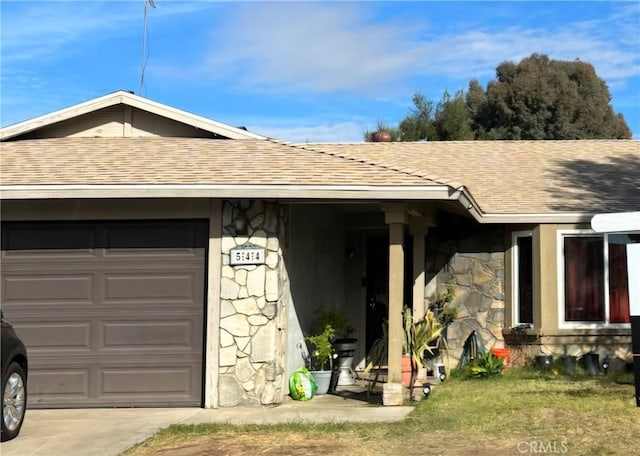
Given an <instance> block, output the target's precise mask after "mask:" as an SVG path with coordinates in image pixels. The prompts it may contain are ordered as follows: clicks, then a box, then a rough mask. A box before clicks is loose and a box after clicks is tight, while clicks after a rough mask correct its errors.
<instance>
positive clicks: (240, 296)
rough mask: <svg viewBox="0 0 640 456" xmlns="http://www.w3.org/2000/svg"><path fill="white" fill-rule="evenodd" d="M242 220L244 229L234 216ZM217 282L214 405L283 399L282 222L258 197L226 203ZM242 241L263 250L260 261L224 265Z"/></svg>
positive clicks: (284, 294)
mask: <svg viewBox="0 0 640 456" xmlns="http://www.w3.org/2000/svg"><path fill="white" fill-rule="evenodd" d="M238 218H246V220H247V221H248V227H247V233H246V234H241V233H237V232H236V228H235V227H234V223H233V222H234V220H237V219H238ZM222 225H223V233H222V249H221V251H222V273H221V275H222V277H221V280H220V355H219V369H220V377H219V403H220V406H221V407H232V406H237V405H249V406H260V405H268V404H277V403H280V402H281V401H282V399H283V397H284V371H285V369H284V359H285V358H284V356H285V350H286V321H287V316H286V309H287V304H288V302H289V299H290V294H289V292H288V289H289V282H288V277H287V274H286V268H285V267H284V262H283V257H282V244H281V238H282V235H283V232H284V225H285V221H284V219H283V217H282V216H281V213H280V208H279V207H278V206H277V205H275V204H271V203H266V202H264V203H263V202H262V201H248V200H240V201H226V202H225V203H224V209H223V224H222ZM246 242H250V243H252V244H255V245H258V246H260V247H263V248H265V251H266V255H265V264H260V265H236V266H231V265H230V264H229V252H230V250H231V249H232V248H233V247H236V246H239V245H242V244H244V243H246Z"/></svg>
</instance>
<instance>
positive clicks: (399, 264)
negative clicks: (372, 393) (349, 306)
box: [383, 207, 407, 405]
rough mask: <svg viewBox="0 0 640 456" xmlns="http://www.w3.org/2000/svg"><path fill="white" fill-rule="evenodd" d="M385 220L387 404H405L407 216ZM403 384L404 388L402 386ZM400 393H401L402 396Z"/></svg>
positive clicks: (398, 213) (397, 211)
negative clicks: (387, 255) (405, 242)
mask: <svg viewBox="0 0 640 456" xmlns="http://www.w3.org/2000/svg"><path fill="white" fill-rule="evenodd" d="M389 209H390V210H387V211H386V213H385V221H386V223H387V224H388V225H389V334H388V337H389V340H388V344H387V346H388V347H387V348H388V357H389V358H388V361H387V366H388V373H387V375H388V382H387V383H385V384H384V385H383V404H384V405H402V404H403V394H402V393H403V388H402V384H401V376H402V342H403V339H404V337H403V333H402V331H403V327H402V307H403V299H404V296H403V295H404V245H403V242H404V226H405V224H406V223H407V214H406V212H405V211H404V210H402V209H401V208H396V207H393V208H389ZM398 385H400V387H399V386H398ZM398 393H399V394H398Z"/></svg>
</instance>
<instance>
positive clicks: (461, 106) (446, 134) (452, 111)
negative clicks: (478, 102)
mask: <svg viewBox="0 0 640 456" xmlns="http://www.w3.org/2000/svg"><path fill="white" fill-rule="evenodd" d="M433 126H434V129H435V133H436V139H437V140H439V141H466V140H470V139H474V138H475V135H474V132H473V131H472V130H471V117H470V115H469V109H468V107H467V105H466V103H465V96H464V92H463V91H462V90H459V91H458V92H456V94H455V95H454V96H453V97H451V95H450V94H449V92H448V91H446V90H445V92H444V95H442V100H441V101H440V103H438V106H437V108H436V116H435V120H434V121H433Z"/></svg>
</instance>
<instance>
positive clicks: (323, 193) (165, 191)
mask: <svg viewBox="0 0 640 456" xmlns="http://www.w3.org/2000/svg"><path fill="white" fill-rule="evenodd" d="M451 195H452V191H451V188H450V187H447V186H444V185H438V186H434V185H426V186H405V187H398V186H378V185H344V186H341V185H315V186H314V185H154V184H151V185H3V186H0V198H1V199H3V200H20V199H65V198H287V199H316V198H317V199H336V200H344V199H355V200H358V199H380V200H447V199H450V197H451Z"/></svg>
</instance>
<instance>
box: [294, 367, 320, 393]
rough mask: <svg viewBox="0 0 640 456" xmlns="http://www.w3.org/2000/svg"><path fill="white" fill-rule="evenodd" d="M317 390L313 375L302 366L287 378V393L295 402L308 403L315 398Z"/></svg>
mask: <svg viewBox="0 0 640 456" xmlns="http://www.w3.org/2000/svg"><path fill="white" fill-rule="evenodd" d="M317 390H318V385H317V384H316V381H315V379H314V378H313V375H311V372H309V370H308V369H307V368H306V367H304V366H302V367H301V368H300V369H298V370H297V371H295V372H294V373H293V374H291V377H289V393H290V394H291V397H292V398H293V399H294V400H296V401H308V400H310V399H311V398H312V397H313V396H315V394H316V391H317Z"/></svg>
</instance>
